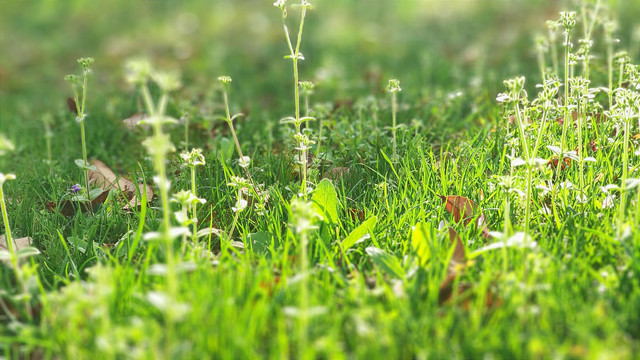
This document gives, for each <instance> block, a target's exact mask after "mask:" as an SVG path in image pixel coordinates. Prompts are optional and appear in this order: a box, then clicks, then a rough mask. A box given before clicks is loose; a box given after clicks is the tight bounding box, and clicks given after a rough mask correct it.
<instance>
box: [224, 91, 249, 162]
mask: <svg viewBox="0 0 640 360" xmlns="http://www.w3.org/2000/svg"><path fill="white" fill-rule="evenodd" d="M222 94H223V96H224V108H225V111H226V113H227V124H228V125H229V129H230V130H231V135H232V136H233V141H234V142H235V144H236V149H237V150H238V155H239V156H240V160H242V159H243V158H244V155H243V154H242V149H241V148H240V142H239V141H238V136H237V135H236V130H235V129H234V128H233V121H232V120H231V112H230V111H229V98H228V96H227V92H226V91H223V92H222Z"/></svg>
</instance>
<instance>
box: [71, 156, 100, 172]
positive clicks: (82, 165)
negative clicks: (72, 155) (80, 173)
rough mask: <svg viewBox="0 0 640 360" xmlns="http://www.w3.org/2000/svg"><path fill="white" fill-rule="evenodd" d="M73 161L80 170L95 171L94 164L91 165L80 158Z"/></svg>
mask: <svg viewBox="0 0 640 360" xmlns="http://www.w3.org/2000/svg"><path fill="white" fill-rule="evenodd" d="M74 162H75V163H76V165H77V166H78V167H79V168H80V169H82V170H91V171H96V167H95V166H93V165H91V164H89V163H85V162H84V160H82V159H76V160H74Z"/></svg>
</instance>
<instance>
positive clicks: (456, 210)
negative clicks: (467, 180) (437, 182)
mask: <svg viewBox="0 0 640 360" xmlns="http://www.w3.org/2000/svg"><path fill="white" fill-rule="evenodd" d="M438 197H440V199H442V201H444V202H445V208H446V209H447V211H448V212H449V213H450V214H451V215H452V216H453V219H454V220H455V221H456V222H460V220H464V224H465V225H468V224H469V222H470V221H471V219H472V218H473V209H474V207H475V204H474V203H473V201H472V200H469V199H467V198H466V197H463V196H457V195H451V196H441V195H438Z"/></svg>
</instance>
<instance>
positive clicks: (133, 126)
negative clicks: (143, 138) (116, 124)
mask: <svg viewBox="0 0 640 360" xmlns="http://www.w3.org/2000/svg"><path fill="white" fill-rule="evenodd" d="M146 119H147V115H146V114H144V113H137V114H133V115H131V116H129V117H128V118H126V119H124V120H122V123H123V124H124V126H125V127H126V128H127V129H129V130H131V131H137V130H138V129H139V128H142V129H144V130H147V129H148V128H149V126H148V125H145V124H142V125H140V122H141V121H143V120H146Z"/></svg>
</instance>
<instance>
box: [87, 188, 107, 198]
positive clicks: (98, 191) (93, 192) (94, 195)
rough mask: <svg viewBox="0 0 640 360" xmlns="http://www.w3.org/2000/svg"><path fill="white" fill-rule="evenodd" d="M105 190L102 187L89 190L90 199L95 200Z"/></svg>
mask: <svg viewBox="0 0 640 360" xmlns="http://www.w3.org/2000/svg"><path fill="white" fill-rule="evenodd" d="M103 192H104V190H102V189H100V188H95V189H93V190H91V191H90V192H89V199H90V200H92V201H93V200H94V199H95V198H97V197H98V196H100V195H101V194H102V193H103Z"/></svg>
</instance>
